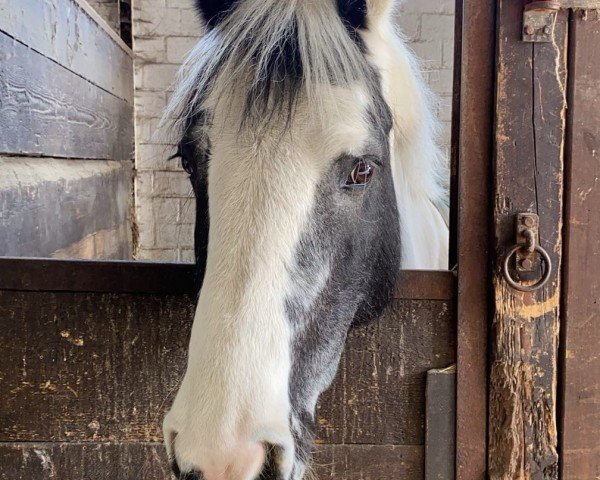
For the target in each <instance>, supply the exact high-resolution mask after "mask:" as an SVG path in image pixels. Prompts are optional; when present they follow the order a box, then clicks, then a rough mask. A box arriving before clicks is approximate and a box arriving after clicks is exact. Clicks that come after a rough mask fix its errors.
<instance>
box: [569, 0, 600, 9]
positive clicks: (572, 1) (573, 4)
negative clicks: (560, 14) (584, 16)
mask: <svg viewBox="0 0 600 480" xmlns="http://www.w3.org/2000/svg"><path fill="white" fill-rule="evenodd" d="M559 2H560V5H561V6H562V8H576V9H589V8H600V0H559Z"/></svg>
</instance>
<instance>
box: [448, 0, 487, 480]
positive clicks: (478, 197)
mask: <svg viewBox="0 0 600 480" xmlns="http://www.w3.org/2000/svg"><path fill="white" fill-rule="evenodd" d="M495 25H496V2H495V0H486V1H481V0H457V2H456V34H455V72H454V79H455V87H454V102H453V107H454V108H453V132H452V145H453V151H452V180H453V181H452V185H453V191H452V194H451V198H452V206H453V209H452V214H453V222H452V225H453V229H452V232H451V247H452V248H451V250H452V251H454V252H456V257H455V258H454V259H453V261H452V263H453V264H455V265H457V267H456V269H457V276H458V279H457V302H456V319H457V385H456V391H457V398H456V402H457V404H456V478H457V480H482V479H484V478H485V477H486V471H487V410H488V408H487V402H488V391H487V378H488V353H487V352H488V322H489V307H488V305H489V284H490V282H489V279H490V269H491V260H490V253H489V252H490V238H491V227H492V222H491V217H490V213H491V199H492V160H491V159H492V146H493V141H492V139H493V123H494V122H493V119H494V89H495V61H494V58H495V49H496V47H495V41H496V34H495V33H496V26H495Z"/></svg>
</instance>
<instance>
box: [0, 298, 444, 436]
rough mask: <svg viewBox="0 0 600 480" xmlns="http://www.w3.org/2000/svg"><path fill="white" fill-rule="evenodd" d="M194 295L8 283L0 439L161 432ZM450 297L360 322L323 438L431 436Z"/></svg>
mask: <svg viewBox="0 0 600 480" xmlns="http://www.w3.org/2000/svg"><path fill="white" fill-rule="evenodd" d="M193 311H194V302H193V299H192V297H191V296H153V295H141V294H139V295H115V294H73V293H42V292H6V291H5V292H0V328H2V331H3V332H4V334H3V336H2V338H1V339H0V350H1V351H2V352H3V358H4V359H5V360H4V362H3V364H2V367H1V368H0V397H1V398H2V403H1V404H0V441H3V442H12V441H77V440H79V441H92V440H94V441H99V442H100V441H157V440H160V438H161V429H160V425H161V422H162V418H163V416H164V413H165V410H166V408H168V406H169V405H170V402H171V400H172V395H173V394H174V393H175V391H176V389H177V387H178V384H179V381H180V379H181V378H182V375H183V369H184V366H185V359H186V355H187V345H188V337H189V328H190V325H191V319H192V315H193ZM454 336H455V335H454V322H453V320H452V315H451V305H449V304H448V303H447V302H439V301H410V300H405V301H396V302H394V305H393V307H392V308H391V309H390V310H389V311H388V312H387V313H386V314H385V315H384V316H383V317H382V318H381V319H380V320H379V321H378V322H374V323H372V324H370V325H368V326H366V327H364V328H357V329H355V330H353V331H352V332H351V333H350V335H349V338H348V342H347V346H346V353H345V355H344V357H343V359H342V361H341V366H340V371H339V374H338V376H337V378H336V380H335V382H334V385H333V387H332V388H331V389H330V390H329V391H328V392H327V393H326V394H325V395H324V397H323V399H322V400H321V402H320V406H319V417H318V421H317V424H318V425H319V428H318V436H319V439H320V441H321V442H327V443H372V444H422V443H423V437H424V425H423V423H424V406H425V377H426V372H427V370H429V369H431V368H438V367H443V366H446V365H448V364H449V363H452V362H453V361H454Z"/></svg>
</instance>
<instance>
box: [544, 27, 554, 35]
mask: <svg viewBox="0 0 600 480" xmlns="http://www.w3.org/2000/svg"><path fill="white" fill-rule="evenodd" d="M550 33H552V30H551V29H550V27H549V26H548V25H546V26H545V27H544V35H550Z"/></svg>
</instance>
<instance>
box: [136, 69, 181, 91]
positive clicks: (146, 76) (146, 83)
mask: <svg viewBox="0 0 600 480" xmlns="http://www.w3.org/2000/svg"><path fill="white" fill-rule="evenodd" d="M178 68H179V65H172V64H169V63H155V64H153V63H149V64H144V65H140V66H139V67H137V68H136V76H137V78H138V79H140V83H137V86H138V87H139V88H141V89H142V90H159V91H165V90H167V89H171V88H172V87H173V84H174V82H175V75H176V73H177V70H178Z"/></svg>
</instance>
